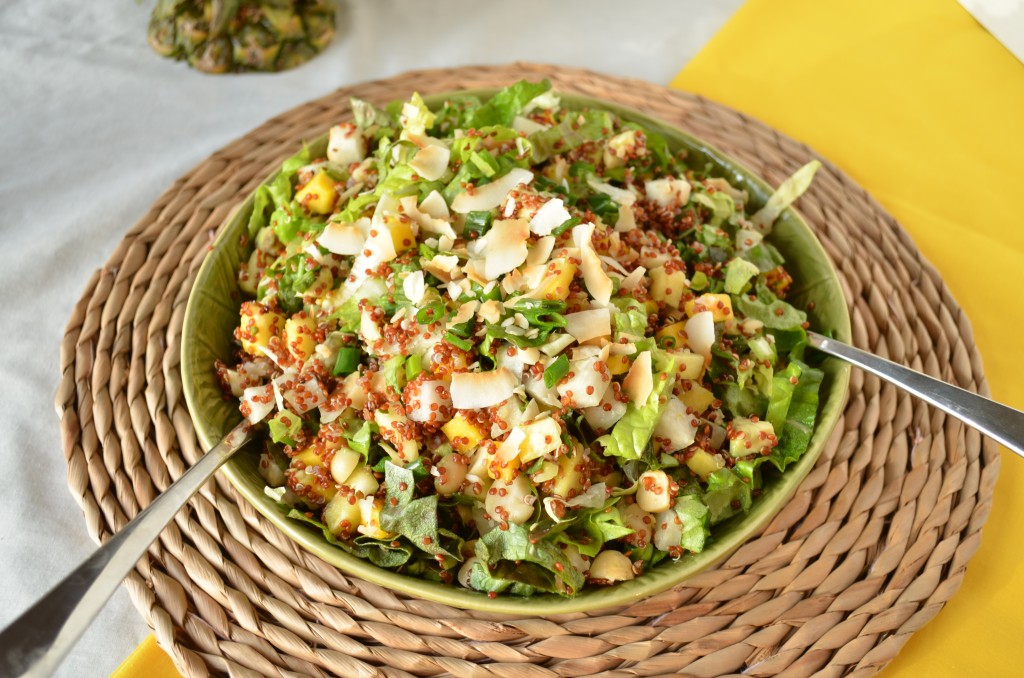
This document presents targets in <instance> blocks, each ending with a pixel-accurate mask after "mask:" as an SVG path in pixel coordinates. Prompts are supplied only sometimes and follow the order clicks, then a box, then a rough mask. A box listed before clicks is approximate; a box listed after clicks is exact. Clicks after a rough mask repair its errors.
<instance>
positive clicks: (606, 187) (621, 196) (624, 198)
mask: <svg viewBox="0 0 1024 678" xmlns="http://www.w3.org/2000/svg"><path fill="white" fill-rule="evenodd" d="M587 186H590V188H592V189H593V190H595V191H597V192H598V193H604V194H605V195H607V196H608V197H610V198H611V199H612V200H614V201H615V202H617V203H619V204H620V205H622V206H624V207H629V206H630V205H632V204H633V203H634V202H636V195H635V194H634V193H633V192H632V191H628V190H626V189H624V188H617V187H615V186H612V185H611V184H609V183H605V182H603V181H598V180H597V179H596V178H594V177H593V176H590V177H587Z"/></svg>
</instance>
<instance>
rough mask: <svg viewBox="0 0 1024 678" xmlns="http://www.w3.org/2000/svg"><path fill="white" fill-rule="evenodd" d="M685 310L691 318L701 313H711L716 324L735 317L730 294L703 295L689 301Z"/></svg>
mask: <svg viewBox="0 0 1024 678" xmlns="http://www.w3.org/2000/svg"><path fill="white" fill-rule="evenodd" d="M683 308H684V310H685V311H686V315H687V316H689V317H691V318H692V317H693V316H695V315H697V314H698V313H700V312H701V311H711V317H712V318H714V320H715V322H716V323H717V322H722V321H723V320H725V319H726V318H731V317H733V313H732V299H731V298H730V297H729V295H728V294H702V295H700V296H699V297H697V298H696V299H690V300H689V301H687V302H686V304H685V305H684V307H683Z"/></svg>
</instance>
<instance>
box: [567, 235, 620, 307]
mask: <svg viewBox="0 0 1024 678" xmlns="http://www.w3.org/2000/svg"><path fill="white" fill-rule="evenodd" d="M593 233H594V224H590V223H587V224H580V225H579V226H576V227H575V228H573V229H572V237H573V240H574V241H575V242H576V246H577V247H578V248H579V249H580V259H581V260H582V264H581V265H580V268H581V269H582V270H583V282H584V284H586V286H587V291H588V292H590V296H591V297H593V299H594V301H595V302H597V304H598V305H599V306H607V305H608V302H609V301H610V300H611V298H612V279H611V278H609V277H608V274H607V273H605V271H604V267H603V266H602V265H601V259H600V258H599V257H598V256H597V252H595V251H594V246H593V245H592V244H591V242H590V238H591V236H592V235H593Z"/></svg>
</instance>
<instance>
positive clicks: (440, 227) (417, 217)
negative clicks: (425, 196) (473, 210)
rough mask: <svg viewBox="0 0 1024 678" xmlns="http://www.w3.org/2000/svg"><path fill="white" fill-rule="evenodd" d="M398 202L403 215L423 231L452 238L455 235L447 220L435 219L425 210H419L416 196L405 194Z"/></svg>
mask: <svg viewBox="0 0 1024 678" xmlns="http://www.w3.org/2000/svg"><path fill="white" fill-rule="evenodd" d="M399 203H400V204H401V205H402V211H403V212H404V213H405V215H406V216H407V217H409V218H410V219H412V221H413V223H415V224H416V225H417V226H419V227H420V228H422V229H423V230H424V231H427V232H428V233H435V234H437V235H439V236H441V237H445V236H447V237H449V238H452V239H453V240H454V239H455V238H456V237H457V236H456V235H455V230H454V229H452V225H451V224H450V223H448V221H447V220H445V219H436V218H434V217H432V216H430V215H429V214H426V213H425V212H421V211H420V209H419V208H418V207H417V206H416V196H414V195H407V196H405V197H404V198H402V199H401V200H399Z"/></svg>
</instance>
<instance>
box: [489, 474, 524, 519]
mask: <svg viewBox="0 0 1024 678" xmlns="http://www.w3.org/2000/svg"><path fill="white" fill-rule="evenodd" d="M527 497H530V498H531V499H527ZM532 498H533V485H532V484H531V483H530V479H529V478H527V477H526V475H525V474H519V475H517V476H516V477H514V478H512V479H511V480H506V479H504V478H499V479H497V480H495V481H494V484H493V485H491V489H489V490H488V491H487V499H486V500H485V501H484V508H485V509H486V511H487V514H488V515H489V516H490V517H491V518H492V519H493V520H496V521H499V522H507V523H515V524H516V525H522V524H523V523H525V522H526V521H527V520H529V519H530V516H532V515H533V503H532Z"/></svg>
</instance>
